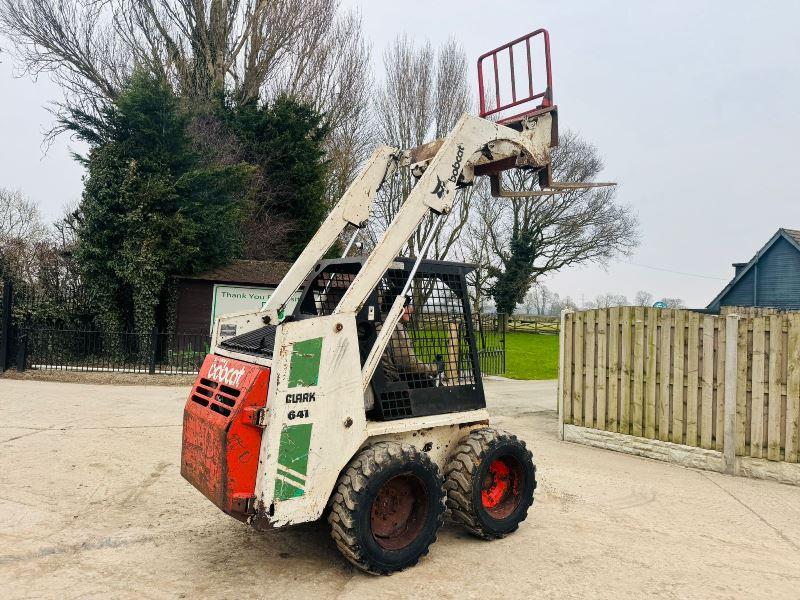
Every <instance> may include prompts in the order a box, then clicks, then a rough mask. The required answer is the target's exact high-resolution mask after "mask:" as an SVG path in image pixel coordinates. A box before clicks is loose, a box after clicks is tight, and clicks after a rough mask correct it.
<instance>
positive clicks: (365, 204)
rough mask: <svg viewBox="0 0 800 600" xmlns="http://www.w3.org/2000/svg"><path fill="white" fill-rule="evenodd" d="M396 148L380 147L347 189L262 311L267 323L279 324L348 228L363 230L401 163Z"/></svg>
mask: <svg viewBox="0 0 800 600" xmlns="http://www.w3.org/2000/svg"><path fill="white" fill-rule="evenodd" d="M398 156H399V152H398V150H397V149H396V148H391V147H389V146H379V147H378V148H376V149H375V151H374V152H373V153H372V156H371V157H370V159H369V160H368V161H367V165H366V167H365V168H364V170H363V171H361V173H360V174H359V175H358V177H356V179H355V180H354V181H353V183H351V184H350V186H349V187H348V188H347V191H345V193H344V196H342V198H341V200H339V202H337V203H336V206H334V207H333V210H332V211H331V212H330V214H329V215H328V217H327V218H326V219H325V221H324V222H323V223H322V225H321V226H320V228H319V229H318V230H317V232H316V233H315V234H314V237H312V238H311V241H309V243H308V245H307V246H306V247H305V248H304V249H303V251H302V252H301V253H300V256H299V257H297V260H295V261H294V264H293V265H292V267H291V268H290V269H289V272H288V273H286V275H285V276H284V278H283V279H282V280H281V282H280V284H279V285H278V287H277V289H276V290H275V291H274V292H273V293H272V295H271V296H270V297H269V299H268V300H267V302H266V303H265V304H264V307H263V308H262V309H261V312H262V313H263V315H262V318H263V320H264V322H265V323H273V324H278V323H280V322H281V321H282V320H283V316H284V314H283V311H284V310H285V307H286V303H287V302H288V301H289V298H291V296H292V294H294V293H295V291H297V288H299V287H300V285H301V284H302V283H303V280H304V279H305V278H306V276H307V275H308V273H309V272H310V271H311V269H312V268H313V267H314V265H315V264H317V263H318V262H319V261H320V259H321V258H322V257H323V256H325V253H326V252H327V251H328V249H329V248H330V247H331V246H332V245H333V243H334V242H335V241H336V240H337V239H338V238H339V235H340V234H341V233H342V231H344V230H345V228H346V227H347V226H348V225H353V226H355V227H361V226H363V224H364V223H365V222H366V221H367V219H368V218H369V209H370V206H371V204H372V200H373V198H374V197H375V194H377V192H378V190H379V189H380V187H381V185H382V184H383V182H384V180H385V179H386V177H387V175H388V174H390V173H391V172H392V170H393V168H394V165H395V164H396V162H397V160H398Z"/></svg>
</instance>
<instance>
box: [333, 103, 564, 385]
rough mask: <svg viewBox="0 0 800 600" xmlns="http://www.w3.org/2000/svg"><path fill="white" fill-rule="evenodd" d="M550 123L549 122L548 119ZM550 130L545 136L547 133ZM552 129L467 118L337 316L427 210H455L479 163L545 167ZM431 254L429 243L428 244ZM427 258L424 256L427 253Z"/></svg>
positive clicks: (356, 303) (370, 367) (391, 318)
mask: <svg viewBox="0 0 800 600" xmlns="http://www.w3.org/2000/svg"><path fill="white" fill-rule="evenodd" d="M548 118H549V117H548ZM545 130H546V131H545ZM549 150H550V128H549V127H546V128H544V127H543V128H540V132H539V133H538V135H537V128H536V127H534V128H533V129H531V130H529V131H527V132H525V133H521V132H518V131H515V130H513V129H510V128H508V127H504V126H502V125H498V124H496V123H492V122H491V121H487V120H485V119H481V118H479V117H473V116H470V115H467V114H465V115H464V116H462V117H461V119H460V120H459V121H458V123H457V124H456V126H455V128H454V129H453V131H452V132H451V133H450V135H449V136H448V137H447V138H446V139H445V141H444V143H443V144H442V145H441V147H440V148H439V150H438V152H436V154H435V156H434V157H433V158H432V159H431V161H430V164H429V165H428V166H427V168H426V170H425V173H424V174H423V175H422V177H421V178H420V180H419V181H418V182H417V184H416V185H415V186H414V189H413V190H412V191H411V193H410V194H409V195H408V197H407V198H406V201H405V202H404V203H403V206H402V207H401V208H400V210H399V211H398V213H397V215H396V216H395V218H394V220H393V221H392V222H391V224H390V225H389V226H388V227H387V228H386V231H385V232H384V234H383V237H382V238H381V239H380V241H379V242H378V244H377V245H376V246H375V249H374V250H373V251H372V253H371V254H370V255H369V257H368V258H367V259H366V261H364V264H363V266H362V267H361V270H360V271H359V273H358V275H356V277H355V279H354V280H353V282H352V283H351V284H350V287H349V288H348V289H347V291H346V292H345V294H344V296H343V297H342V300H341V301H340V302H339V305H338V306H337V307H336V309H335V310H334V314H355V313H357V312H358V311H359V310H360V308H361V306H362V305H363V303H364V302H365V301H366V299H367V297H368V296H369V294H370V293H371V292H372V290H373V289H375V286H376V285H378V282H379V281H380V279H381V277H383V274H384V273H385V272H386V270H387V269H388V268H389V265H390V264H391V262H392V261H393V260H394V259H395V258H396V257H397V255H398V254H399V253H400V251H401V250H402V248H403V246H404V245H405V244H406V242H407V241H408V239H409V238H410V237H411V236H412V235H413V234H414V232H415V231H416V230H417V227H419V224H420V222H421V221H422V219H423V218H425V216H426V215H427V214H428V211H433V212H434V213H437V214H440V215H442V218H445V217H446V215H447V214H448V213H449V212H450V209H451V208H452V206H453V200H454V197H455V193H454V192H455V187H456V184H457V183H458V181H459V178H460V177H461V175H462V173H463V174H464V175H465V178H466V179H467V180H471V179H472V178H473V169H474V167H475V166H476V165H477V164H480V163H486V162H492V161H497V160H502V159H507V158H509V157H516V158H517V160H518V161H520V159H521V162H522V163H523V164H528V165H536V166H541V165H545V164H547V163H549V160H550V152H549ZM426 249H427V244H426ZM423 254H424V253H423ZM401 312H402V299H401V298H397V299H395V302H394V304H393V305H392V308H391V309H390V311H389V314H388V315H387V316H386V319H385V320H384V323H383V325H382V328H381V334H380V335H379V336H378V338H377V340H376V341H375V344H374V345H373V347H372V349H371V351H370V354H369V356H368V357H367V360H366V361H365V363H364V367H363V369H362V383H363V386H364V388H366V386H367V385H369V382H370V381H371V379H372V374H373V372H374V371H375V368H376V367H377V365H378V363H379V361H380V357H381V356H382V355H383V352H384V350H385V348H386V345H387V343H388V341H389V338H390V335H391V332H392V331H394V329H395V327H396V326H397V322H398V321H399V319H400V314H401Z"/></svg>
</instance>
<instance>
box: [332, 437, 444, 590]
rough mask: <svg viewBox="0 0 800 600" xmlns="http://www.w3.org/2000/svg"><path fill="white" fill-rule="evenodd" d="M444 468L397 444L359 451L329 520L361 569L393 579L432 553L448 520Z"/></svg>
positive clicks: (335, 496) (336, 538) (345, 474)
mask: <svg viewBox="0 0 800 600" xmlns="http://www.w3.org/2000/svg"><path fill="white" fill-rule="evenodd" d="M442 486H443V481H442V476H441V475H440V473H439V468H438V467H437V466H436V464H435V463H433V462H432V461H431V459H430V458H429V457H428V455H427V454H425V453H424V452H420V451H418V450H417V449H416V448H414V447H413V446H408V445H406V444H400V443H397V442H378V443H376V444H373V445H372V446H369V447H368V448H365V449H364V450H362V451H361V452H359V453H358V454H357V455H356V456H355V458H353V460H352V461H350V464H349V465H348V466H347V467H346V468H345V470H344V471H343V472H342V474H341V475H340V477H339V481H338V482H337V485H336V490H335V491H334V493H333V496H332V497H331V503H330V506H331V511H330V514H329V515H328V522H329V523H330V525H331V535H332V536H333V539H334V541H335V542H336V545H337V547H338V548H339V550H340V551H341V553H342V554H344V556H345V557H346V558H347V559H348V560H349V561H350V562H351V563H353V564H354V565H355V566H356V567H358V568H359V569H361V570H363V571H366V572H368V573H373V574H376V575H388V574H389V573H392V572H395V571H401V570H402V569H405V568H407V567H410V566H412V565H415V564H416V563H417V561H418V560H419V558H420V557H421V556H425V555H426V554H427V553H428V548H429V547H430V545H431V544H432V543H433V542H435V541H436V534H437V532H438V531H439V527H441V526H442V521H443V518H444V511H445V506H444V491H443V487H442Z"/></svg>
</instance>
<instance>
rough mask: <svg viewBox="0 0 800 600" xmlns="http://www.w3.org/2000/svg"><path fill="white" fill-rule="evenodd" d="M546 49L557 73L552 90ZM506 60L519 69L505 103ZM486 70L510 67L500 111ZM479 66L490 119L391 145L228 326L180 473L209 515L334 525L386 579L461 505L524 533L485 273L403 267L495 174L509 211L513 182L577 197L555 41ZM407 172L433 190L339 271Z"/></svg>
mask: <svg viewBox="0 0 800 600" xmlns="http://www.w3.org/2000/svg"><path fill="white" fill-rule="evenodd" d="M535 44H540V45H541V46H542V47H543V52H544V55H543V56H544V59H545V60H544V64H545V67H544V69H543V74H544V76H543V79H544V81H545V82H546V87H545V89H544V90H543V91H541V92H536V90H535V88H534V82H533V78H532V72H533V69H532V63H531V56H532V46H534V45H535ZM498 57H501V60H502V61H503V63H502V64H503V65H505V64H506V62H505V61H509V62H510V66H511V68H510V69H509V70H507V71H506V72H505V73H504V74H505V75H506V76H507V75H508V74H509V73H510V74H511V77H510V79H511V81H510V82H511V98H510V100H509V101H508V102H506V103H505V104H504V103H503V102H502V98H501V91H500V88H501V86H500V79H501V75H502V73H501V74H498ZM514 57H516V58H517V61H518V66H519V65H520V64H522V65H523V66H524V65H525V62H526V60H527V70H525V69H522V71H524V72H525V73H527V81H526V82H524V85H522V84H520V85H517V82H516V81H515V77H514V73H515V69H514V67H513V65H514ZM487 58H488V59H490V61H486V62H487V63H488V64H487V65H484V61H485V59H487ZM485 67H493V68H494V76H493V80H494V84H495V85H494V88H495V89H494V93H493V94H491V97H492V98H491V103H492V105H493V107H492V108H487V107H486V106H487V102H486V101H485V100H486V99H485V94H484V82H483V71H484V68H485ZM478 69H479V88H480V92H481V116H480V117H476V116H470V115H466V114H465V115H464V116H462V117H461V119H460V120H459V121H458V123H457V124H456V125H455V127H454V129H453V130H452V131H451V133H450V134H449V135H448V136H447V137H446V138H444V139H441V140H437V141H435V142H432V143H429V144H425V145H423V146H420V147H417V148H413V149H409V150H404V149H397V148H389V147H379V148H377V149H376V150H375V152H374V153H373V155H372V156H371V158H370V159H369V161H368V163H367V164H366V166H365V168H364V170H363V171H362V172H361V173H360V175H359V176H358V177H357V178H356V179H355V181H354V182H353V183H352V184H351V185H350V187H349V188H348V190H347V191H346V193H345V194H344V196H343V197H342V198H341V200H340V201H339V202H338V203H337V204H336V206H335V207H334V208H333V210H332V211H331V213H330V214H329V215H328V217H327V219H326V220H325V221H324V223H323V224H322V225H321V226H320V229H319V231H317V233H316V234H315V235H314V237H313V238H312V239H311V241H310V242H309V244H308V246H307V247H306V248H305V250H304V251H303V252H302V254H301V255H300V256H299V258H298V259H297V261H296V262H295V263H294V265H293V266H292V267H291V269H290V270H289V272H288V273H287V274H286V276H285V278H284V279H283V281H282V282H281V283H280V285H279V286H278V288H277V289H276V290H275V291H274V293H273V294H272V296H271V297H270V298H269V300H268V302H267V303H266V304H265V305H264V307H263V308H262V309H261V310H260V311H257V312H248V313H239V314H232V315H226V316H223V317H221V318H219V319H218V320H217V322H216V323H215V325H214V330H213V339H212V349H211V353H210V354H209V355H208V356H207V357H206V359H205V362H204V363H203V366H202V368H201V370H200V373H199V376H198V377H197V381H196V382H195V384H194V387H193V389H192V391H191V394H190V396H189V399H188V401H187V402H186V408H185V411H184V420H183V448H182V458H181V473H182V475H183V477H185V478H186V479H187V480H188V481H189V482H190V483H192V485H194V486H195V487H196V488H197V489H198V490H200V491H201V492H202V493H203V494H204V495H205V496H206V497H207V498H208V499H209V500H211V501H212V502H213V503H214V504H216V505H217V506H218V507H219V508H220V509H222V510H223V511H224V512H225V513H227V514H229V515H231V516H232V517H235V518H237V519H239V520H241V521H244V522H247V523H248V524H250V525H251V526H252V527H254V528H256V529H258V530H267V529H276V528H281V527H287V526H290V525H294V524H298V523H305V522H309V521H314V520H317V519H320V518H321V517H322V516H323V515H325V514H327V518H328V521H329V522H330V526H331V530H332V535H333V539H334V540H335V542H336V545H337V546H338V547H339V549H340V550H341V552H342V554H344V556H345V557H346V558H347V559H348V560H350V561H351V562H352V563H353V564H355V565H356V566H357V567H358V568H360V569H363V570H364V571H367V572H370V573H377V574H387V573H391V572H393V571H398V570H401V569H404V568H406V567H409V566H411V565H414V564H416V562H417V561H418V560H419V558H420V557H421V556H423V555H425V554H427V552H428V548H429V546H430V545H431V544H432V543H433V542H434V541H435V540H436V535H437V530H438V529H439V527H440V526H441V525H442V520H443V517H444V513H445V510H446V508H449V510H450V514H451V516H452V518H453V519H454V520H455V521H456V522H458V523H460V524H461V525H463V526H464V527H466V528H467V529H468V530H469V531H470V532H472V533H473V534H475V535H476V536H478V537H481V538H484V539H494V538H500V537H503V536H505V535H507V534H509V533H511V532H513V531H515V530H516V529H517V527H518V526H519V524H520V523H521V522H522V521H523V520H524V519H525V517H526V516H527V513H528V509H529V508H530V506H531V504H532V502H533V493H534V490H535V489H536V469H535V467H534V464H533V460H532V456H531V453H530V451H529V450H528V449H527V448H526V447H525V444H524V442H522V441H520V440H519V439H517V438H516V437H515V436H514V435H512V434H510V433H506V432H504V431H501V430H498V429H495V428H493V427H491V425H490V423H489V414H488V412H487V410H486V403H485V398H484V391H483V385H482V381H481V370H480V364H479V360H478V353H477V351H476V344H475V332H474V331H473V319H472V315H471V313H470V306H469V302H468V298H467V285H466V281H465V276H466V275H467V273H468V272H469V269H470V267H469V266H468V265H463V264H458V263H450V262H442V261H428V260H423V258H424V256H425V253H426V252H427V249H428V245H429V244H430V241H431V237H428V239H427V241H426V242H425V244H424V247H423V249H422V252H420V253H419V257H418V258H417V259H416V260H412V259H407V258H398V255H399V254H400V252H401V250H402V248H403V246H404V245H405V244H406V242H407V241H408V240H409V238H410V237H411V236H412V235H414V234H415V232H416V231H417V228H418V227H419V226H420V224H421V222H422V221H423V219H425V218H426V217H428V216H429V215H431V214H432V215H434V218H435V219H436V220H437V221H438V222H437V226H438V225H441V222H442V221H443V220H444V219H446V218H447V215H448V213H449V212H450V210H451V207H452V204H453V201H454V197H455V190H456V188H458V187H463V186H468V185H471V184H472V183H473V182H474V180H475V178H476V177H478V176H489V177H490V178H491V180H492V186H491V189H492V191H493V193H494V195H496V196H498V197H500V198H502V197H504V196H509V195H513V194H514V192H510V191H506V190H503V189H502V187H501V185H500V173H501V172H502V171H504V170H507V169H511V168H521V169H529V170H533V171H535V172H536V173H538V175H539V181H540V184H541V185H540V187H541V188H542V190H541V191H538V192H535V193H533V194H532V193H531V192H526V195H528V196H530V195H537V194H538V195H543V196H546V195H553V194H557V193H559V191H561V190H562V189H565V187H566V186H565V185H559V184H558V183H556V182H552V181H551V169H550V149H551V147H553V146H555V145H556V143H557V120H556V107H555V106H554V105H553V104H552V90H551V86H550V57H549V44H548V34H547V32H546V31H545V30H538V31H536V32H533V33H531V34H529V35H527V36H524V37H522V38H519V39H518V40H515V41H513V42H510V43H509V44H506V45H504V46H501V47H500V48H498V49H496V50H493V51H492V52H489V53H487V54H485V55H484V56H483V57H481V59H480V60H479V61H478ZM501 70H502V69H501ZM516 71H520V69H519V68H518V69H516ZM537 73H538V70H537ZM506 79H508V77H506ZM522 105H527V107H526V110H525V111H524V112H522V113H521V114H515V115H512V116H510V117H508V116H504V114H505V115H507V114H508V111H509V109H517V110H518V108H517V107H520V106H522ZM523 108H525V107H523ZM490 115H494V119H495V120H487V119H486V118H485V117H487V116H490ZM398 167H409V168H411V172H412V173H414V176H415V177H417V181H416V184H415V186H414V187H413V189H412V191H411V192H410V193H409V195H408V197H407V198H406V200H405V202H404V204H403V205H402V207H401V208H400V210H399V212H398V213H397V216H396V217H395V219H394V220H393V221H392V223H391V224H390V225H389V226H388V228H387V229H386V231H385V233H384V234H383V236H382V238H381V239H380V240H379V241H378V243H377V245H376V246H375V248H374V250H373V251H372V252H371V253H369V255H367V256H364V257H347V256H346V255H347V254H348V252H347V251H345V257H343V258H341V259H336V260H323V256H325V254H326V253H327V252H328V250H329V248H330V247H331V246H332V245H333V244H334V243H335V242H336V241H337V240H339V239H340V236H341V235H342V234H343V232H344V231H345V230H347V229H349V230H352V231H354V232H355V234H357V233H358V231H359V229H360V228H362V227H363V226H364V225H365V223H366V222H367V220H368V218H369V215H370V207H371V202H372V199H373V198H374V197H375V194H376V193H377V192H378V190H379V188H380V187H381V185H382V183H383V182H384V180H386V179H387V178H388V177H391V176H392V174H393V173H394V171H395V169H397V168H398ZM498 201H502V200H498ZM435 230H436V227H434V228H433V232H432V235H433V234H435ZM354 238H355V235H354V236H353V238H352V239H351V244H350V245H348V250H349V249H350V246H351V245H352V240H353V239H354ZM297 294H299V301H297V303H296V306H294V308H292V309H291V310H289V308H288V307H289V306H290V303H292V302H294V300H296V298H297Z"/></svg>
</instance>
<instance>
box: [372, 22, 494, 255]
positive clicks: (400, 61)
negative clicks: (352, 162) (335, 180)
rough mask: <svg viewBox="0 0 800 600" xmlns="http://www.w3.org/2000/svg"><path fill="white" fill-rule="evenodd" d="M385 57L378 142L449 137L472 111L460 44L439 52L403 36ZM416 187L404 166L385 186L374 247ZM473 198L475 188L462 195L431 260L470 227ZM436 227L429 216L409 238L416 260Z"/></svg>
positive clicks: (405, 143)
mask: <svg viewBox="0 0 800 600" xmlns="http://www.w3.org/2000/svg"><path fill="white" fill-rule="evenodd" d="M383 58H384V67H385V71H386V80H385V83H384V85H383V86H382V87H381V89H380V90H379V92H378V97H377V100H376V102H375V119H376V125H377V130H378V135H379V140H378V141H380V142H383V143H385V144H389V145H391V146H395V147H399V148H411V147H414V146H419V145H421V144H423V143H426V142H428V141H431V140H433V139H436V138H440V137H443V136H445V135H447V134H448V133H449V131H450V130H451V129H452V128H453V126H454V125H455V123H456V121H458V119H459V118H460V117H461V115H462V114H463V113H465V112H467V111H468V110H469V109H470V106H471V103H470V92H469V86H468V84H467V59H466V55H465V53H464V51H463V49H462V48H461V47H460V46H459V45H458V44H457V43H456V42H455V40H453V39H451V40H449V41H448V42H446V43H445V44H444V45H443V46H442V47H441V48H439V50H438V52H437V53H436V54H434V51H433V49H432V47H431V45H430V43H427V42H426V43H425V44H423V45H422V46H420V47H415V46H414V44H413V43H412V41H411V40H410V39H409V38H408V37H406V36H401V37H398V38H397V39H395V41H394V42H393V43H392V44H391V45H390V46H389V47H388V48H387V49H386V51H385V52H384V57H383ZM415 183H416V178H415V177H414V175H413V174H412V173H411V171H410V169H408V168H402V169H399V170H398V172H396V173H395V174H394V176H393V177H392V178H391V179H390V180H389V181H387V182H386V183H385V184H384V186H383V188H382V189H381V192H380V193H379V195H378V198H377V199H376V203H375V209H374V212H373V215H372V219H371V220H370V226H369V235H370V238H371V240H372V242H373V243H374V242H375V241H376V240H377V238H378V237H379V236H380V235H381V234H382V232H383V231H384V230H385V229H386V227H387V226H388V225H389V223H391V221H392V220H393V219H394V217H395V215H396V214H397V211H398V210H399V209H400V207H401V206H402V204H403V202H404V200H405V198H406V197H407V196H408V194H409V193H410V192H411V190H412V189H413V187H414V185H415ZM473 196H474V194H473V190H472V189H467V190H460V191H458V192H457V195H456V199H455V202H454V204H453V210H452V212H451V214H450V216H448V218H447V221H446V224H445V226H443V227H442V229H441V230H440V231H439V232H438V234H437V235H436V237H435V238H434V239H433V243H432V245H431V249H430V251H429V253H428V255H429V257H431V258H443V257H445V256H447V255H448V253H449V252H450V251H451V250H452V249H453V247H454V245H455V243H456V241H457V240H458V239H459V236H460V235H461V234H462V232H463V231H464V228H465V226H466V224H467V217H468V215H469V212H470V206H471V202H472V198H473ZM434 226H435V220H434V217H432V216H429V217H427V218H426V220H425V221H423V224H422V226H421V227H420V228H419V230H418V231H417V233H416V234H415V235H414V236H413V237H412V238H411V239H410V240H409V242H408V245H407V247H406V250H405V252H406V254H408V255H409V256H416V254H417V252H419V249H420V248H421V247H422V244H423V242H424V240H425V239H426V238H427V237H428V235H429V234H430V232H431V230H432V228H433V227H434ZM476 250H477V249H476ZM478 251H479V250H478Z"/></svg>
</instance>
